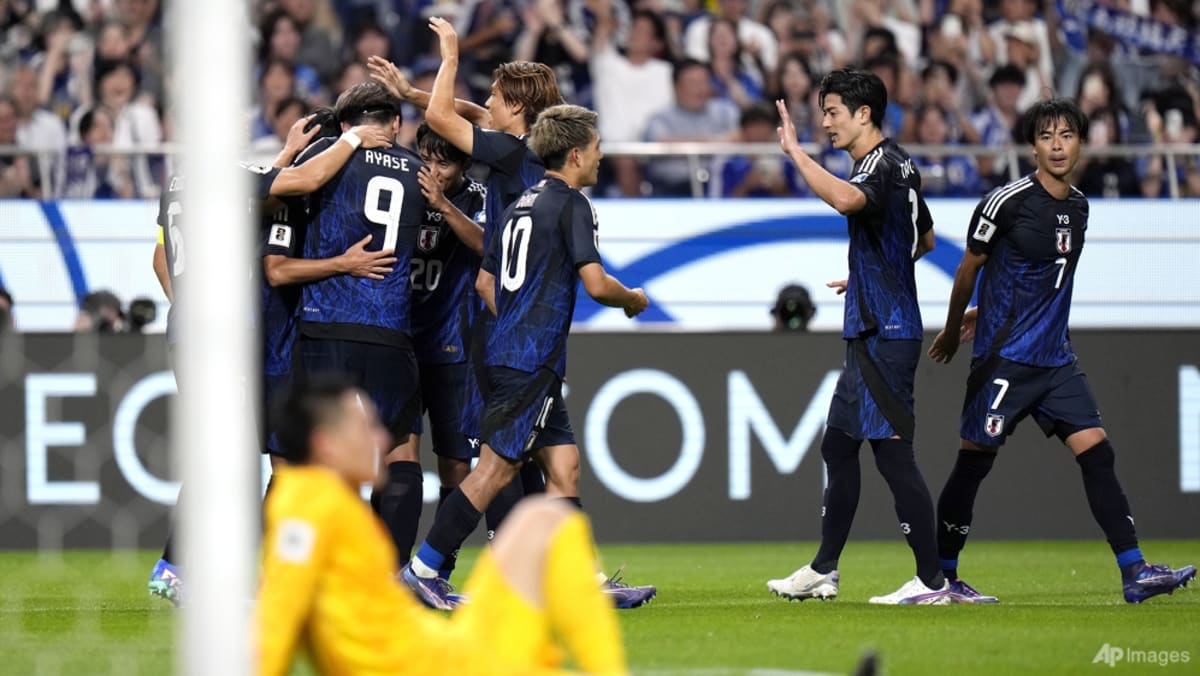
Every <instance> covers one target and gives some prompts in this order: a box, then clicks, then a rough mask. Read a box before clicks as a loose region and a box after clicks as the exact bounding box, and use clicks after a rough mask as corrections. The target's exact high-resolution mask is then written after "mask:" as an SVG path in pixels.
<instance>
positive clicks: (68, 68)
mask: <svg viewBox="0 0 1200 676" xmlns="http://www.w3.org/2000/svg"><path fill="white" fill-rule="evenodd" d="M45 25H46V31H47V32H46V36H45V41H46V51H45V52H44V56H43V60H42V63H41V65H40V67H39V70H38V86H37V90H38V91H37V98H38V104H39V105H41V106H44V107H45V108H46V109H47V110H49V111H50V112H51V113H53V114H54V115H55V116H56V117H58V119H59V120H60V122H61V123H62V124H63V125H64V130H65V124H66V120H67V119H69V118H70V117H71V112H72V111H74V110H75V109H76V108H78V107H79V106H80V105H82V104H83V103H84V102H85V101H89V102H90V101H91V97H92V86H91V79H92V71H91V64H92V58H93V55H94V53H95V51H94V49H93V46H92V42H91V40H89V39H88V37H87V36H86V35H85V34H83V33H81V32H80V31H79V25H78V24H76V18H75V16H74V15H73V14H68V13H57V12H51V13H50V14H49V15H47V17H46V22H45Z"/></svg>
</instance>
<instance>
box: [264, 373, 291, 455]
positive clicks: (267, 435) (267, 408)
mask: <svg viewBox="0 0 1200 676" xmlns="http://www.w3.org/2000/svg"><path fill="white" fill-rule="evenodd" d="M291 384H292V377H291V375H283V376H268V375H264V376H263V383H262V397H263V422H264V424H263V438H262V440H261V441H262V452H263V453H266V454H269V455H278V454H279V442H278V440H277V439H276V438H275V432H274V431H273V430H271V428H270V426H269V425H270V421H271V415H272V413H273V412H274V411H275V406H276V404H277V403H278V400H279V398H280V397H282V396H285V395H286V393H287V389H288V387H289V386H290V385H291Z"/></svg>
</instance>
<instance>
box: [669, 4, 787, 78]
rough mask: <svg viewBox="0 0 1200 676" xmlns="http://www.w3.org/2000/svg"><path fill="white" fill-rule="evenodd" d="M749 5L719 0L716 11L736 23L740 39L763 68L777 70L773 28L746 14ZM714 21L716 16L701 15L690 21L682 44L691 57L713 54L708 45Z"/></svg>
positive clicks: (703, 59) (697, 58)
mask: <svg viewBox="0 0 1200 676" xmlns="http://www.w3.org/2000/svg"><path fill="white" fill-rule="evenodd" d="M748 5H749V3H748V2H747V0H719V3H718V7H719V11H718V12H717V15H718V16H720V17H721V18H723V19H726V20H728V21H732V22H733V23H734V24H736V25H737V36H738V41H739V42H741V44H742V47H743V48H745V50H746V51H747V52H748V53H749V54H750V55H751V56H753V57H755V58H757V59H758V61H759V63H761V64H762V68H763V69H764V70H767V71H772V70H775V68H776V67H777V66H778V65H779V45H778V44H777V43H776V42H775V34H774V33H772V32H771V29H770V28H767V27H766V26H764V25H762V24H761V23H759V22H757V21H755V20H753V19H750V18H749V17H747V16H746V9H747V7H748ZM712 22H713V17H711V16H701V17H700V18H698V19H696V20H695V21H693V22H691V23H690V24H688V27H687V32H686V33H685V34H684V37H683V47H684V53H685V54H686V55H687V57H688V58H689V59H695V60H697V61H708V60H709V59H710V58H711V56H712V55H711V54H710V53H709V47H708V45H709V33H710V28H711V25H712Z"/></svg>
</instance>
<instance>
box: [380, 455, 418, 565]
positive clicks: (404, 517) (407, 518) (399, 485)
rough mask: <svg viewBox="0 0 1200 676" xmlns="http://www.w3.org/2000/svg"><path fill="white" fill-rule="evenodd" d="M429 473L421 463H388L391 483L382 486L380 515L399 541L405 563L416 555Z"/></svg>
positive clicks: (400, 557)
mask: <svg viewBox="0 0 1200 676" xmlns="http://www.w3.org/2000/svg"><path fill="white" fill-rule="evenodd" d="M424 484H425V475H424V474H423V473H422V472H421V463H418V462H411V461H401V462H393V463H391V464H389V465H388V466H387V483H385V484H384V485H383V488H381V489H380V490H379V516H380V517H381V518H382V519H383V522H384V523H385V524H386V525H387V528H388V532H389V533H391V535H392V542H394V543H396V556H397V559H398V563H399V565H400V566H401V567H403V566H404V564H406V563H408V559H409V557H411V556H412V548H413V543H414V542H416V540H417V526H418V524H419V522H420V520H421V501H422V499H423V492H424Z"/></svg>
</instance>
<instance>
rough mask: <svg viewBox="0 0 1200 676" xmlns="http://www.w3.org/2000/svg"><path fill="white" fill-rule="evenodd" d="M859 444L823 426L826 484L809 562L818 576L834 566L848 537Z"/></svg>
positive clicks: (856, 488)
mask: <svg viewBox="0 0 1200 676" xmlns="http://www.w3.org/2000/svg"><path fill="white" fill-rule="evenodd" d="M861 443H862V442H861V441H858V440H857V439H851V438H850V437H848V436H846V435H845V433H843V432H840V431H838V430H835V429H826V430H825V438H824V439H822V440H821V457H822V458H824V459H825V469H826V471H827V472H828V476H829V487H828V488H826V489H825V500H824V503H823V504H822V507H821V547H820V549H818V550H817V555H816V556H815V557H813V560H812V564H811V565H812V569H813V570H815V571H817V572H818V573H820V574H822V575H827V574H829V573H831V572H833V571H834V569H836V568H837V565H838V559H839V558H840V557H841V556H842V549H844V548H845V546H846V539H847V538H849V537H850V525H851V524H853V523H854V512H855V511H857V510H858V495H859V490H860V488H861V480H862V471H861V469H860V468H859V464H858V447H859V444H861Z"/></svg>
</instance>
